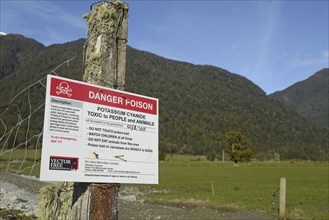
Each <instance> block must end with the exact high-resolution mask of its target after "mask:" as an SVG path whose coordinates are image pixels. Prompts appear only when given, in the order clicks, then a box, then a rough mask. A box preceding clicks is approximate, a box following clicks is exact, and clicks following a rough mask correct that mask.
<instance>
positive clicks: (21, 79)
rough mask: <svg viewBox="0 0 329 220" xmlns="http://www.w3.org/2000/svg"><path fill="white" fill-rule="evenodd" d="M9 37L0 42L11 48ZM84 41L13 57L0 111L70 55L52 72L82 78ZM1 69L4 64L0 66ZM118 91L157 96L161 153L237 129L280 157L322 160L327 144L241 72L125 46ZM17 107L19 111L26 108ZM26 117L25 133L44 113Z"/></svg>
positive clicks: (34, 101)
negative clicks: (122, 85)
mask: <svg viewBox="0 0 329 220" xmlns="http://www.w3.org/2000/svg"><path fill="white" fill-rule="evenodd" d="M13 37H17V36H16V35H6V36H2V37H1V38H0V41H1V46H2V45H3V41H5V38H13ZM6 41H7V39H6ZM8 42H9V41H8ZM11 42H14V41H11ZM16 43H17V42H15V43H13V45H9V44H8V45H6V47H8V48H11V47H16V46H17V45H18V44H19V43H17V44H16ZM83 44H84V40H83V39H81V40H77V41H74V42H69V43H65V44H60V45H51V46H49V47H34V46H33V50H35V51H36V53H35V54H34V55H31V56H30V59H26V60H23V61H22V62H20V63H19V64H18V62H12V63H16V64H17V65H15V68H14V70H15V71H11V72H12V73H11V74H10V75H9V76H8V77H5V78H2V79H1V80H0V91H1V93H2V97H1V102H0V110H1V112H2V111H4V109H6V108H7V107H8V102H9V101H10V100H11V98H13V97H14V96H15V95H16V94H17V93H18V92H19V91H21V90H22V89H23V88H26V87H27V86H28V85H30V84H31V83H33V82H36V81H38V80H39V79H41V78H42V77H44V76H45V75H46V74H47V73H49V72H51V71H52V70H53V69H55V68H56V67H58V66H59V65H60V64H62V63H63V62H64V61H67V60H69V59H71V58H73V57H75V59H73V60H71V61H70V62H67V63H65V64H64V65H62V66H61V67H59V68H58V69H57V70H56V71H55V72H53V73H54V74H57V75H59V76H63V77H68V78H73V79H78V80H81V79H82V54H83V53H82V49H83ZM31 50H32V48H31ZM1 56H2V55H1ZM8 60H10V59H9V58H8ZM1 65H3V64H2V63H1ZM3 69H4V70H5V71H7V69H6V67H3V66H1V71H2V70H3ZM7 72H10V71H7ZM1 74H2V73H1ZM125 90H126V91H129V92H134V93H138V94H143V95H147V96H152V97H156V98H159V103H160V108H159V109H160V126H159V129H160V134H159V137H160V143H159V147H160V150H161V151H164V152H181V153H191V154H207V153H209V152H211V153H214V154H216V153H219V152H221V150H222V149H224V148H225V146H226V140H225V132H227V131H240V132H241V133H243V134H244V135H245V136H246V137H247V138H248V146H249V147H250V148H252V149H253V150H254V151H255V153H256V154H257V155H261V154H263V155H264V154H269V155H270V154H273V153H280V155H281V158H283V159H284V158H299V159H324V158H321V157H323V155H325V154H324V153H325V152H327V151H328V136H327V134H328V129H326V128H320V127H317V126H315V125H313V124H311V123H309V122H308V121H306V120H305V119H304V118H303V117H301V116H300V115H298V114H297V113H296V112H295V111H293V110H291V108H289V107H287V106H285V105H283V104H282V103H280V102H279V101H276V100H273V99H270V98H269V97H267V96H266V94H265V92H264V91H262V90H261V89H260V88H259V87H257V86H256V85H255V84H253V83H252V82H251V81H249V80H248V79H246V78H244V77H242V76H240V75H237V74H233V73H230V72H228V71H226V70H224V69H220V68H217V67H214V66H201V65H193V64H190V63H184V62H178V61H174V60H169V59H166V58H163V57H159V56H157V55H154V54H151V53H148V52H144V51H139V50H136V49H133V48H131V47H128V49H127V70H126V87H125ZM44 91H45V89H44V87H43V86H42V85H40V86H39V87H33V89H32V88H31V91H30V95H29V96H30V97H31V101H30V102H31V105H32V106H39V105H40V103H42V102H43V100H44ZM32 97H33V98H32ZM21 99H22V100H24V99H26V97H22V98H21ZM29 99H30V98H29ZM11 104H13V103H11ZM25 105H27V104H26V103H25ZM27 107H28V106H27ZM27 107H26V108H24V107H23V108H21V109H20V110H21V111H22V109H23V110H24V109H29V108H27ZM10 109H11V110H12V113H11V116H10V115H9V114H10V111H9V110H8V111H7V112H6V114H7V116H6V118H4V117H3V116H1V117H2V120H6V123H7V124H10V123H12V122H10V121H13V120H15V118H17V113H15V111H16V112H17V110H15V107H10ZM26 111H27V110H26ZM20 114H21V116H20V117H23V118H24V114H27V113H20ZM32 123H33V125H34V128H33V129H31V131H30V133H33V132H34V130H37V129H39V130H41V129H42V123H43V113H38V115H36V119H34V121H33V122H32ZM22 127H23V125H22ZM1 129H2V130H1ZM2 131H3V128H1V126H0V132H2ZM23 133H24V132H23ZM21 135H23V134H21Z"/></svg>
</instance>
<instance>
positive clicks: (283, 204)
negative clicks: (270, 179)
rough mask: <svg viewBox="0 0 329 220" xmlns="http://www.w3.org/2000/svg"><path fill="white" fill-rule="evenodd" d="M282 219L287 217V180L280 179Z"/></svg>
mask: <svg viewBox="0 0 329 220" xmlns="http://www.w3.org/2000/svg"><path fill="white" fill-rule="evenodd" d="M279 210H280V218H283V217H284V216H285V215H286V178H284V177H281V178H280V205H279Z"/></svg>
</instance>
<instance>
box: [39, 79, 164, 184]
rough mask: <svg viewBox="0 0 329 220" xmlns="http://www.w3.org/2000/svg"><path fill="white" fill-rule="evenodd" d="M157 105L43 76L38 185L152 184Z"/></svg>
mask: <svg viewBox="0 0 329 220" xmlns="http://www.w3.org/2000/svg"><path fill="white" fill-rule="evenodd" d="M158 113H159V108H158V99H155V98H150V97H146V96H141V95H137V94H132V93H128V92H123V91H119V90H114V89H109V88H106V87H101V86H96V85H91V84H87V83H83V82H80V81H75V80H70V79H66V78H62V77H57V76H52V75H48V77H47V94H46V106H45V119H44V132H43V142H42V157H41V170H40V179H41V180H43V181H74V182H102V183H106V182H112V183H146V184H157V183H158V126H159V125H158Z"/></svg>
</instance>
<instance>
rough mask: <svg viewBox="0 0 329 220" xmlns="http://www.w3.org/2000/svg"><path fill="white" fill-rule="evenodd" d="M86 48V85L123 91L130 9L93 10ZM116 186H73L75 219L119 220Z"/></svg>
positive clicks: (115, 5) (110, 5)
mask: <svg viewBox="0 0 329 220" xmlns="http://www.w3.org/2000/svg"><path fill="white" fill-rule="evenodd" d="M84 18H85V19H86V21H87V22H88V33H87V36H88V38H87V41H86V43H85V45H84V47H85V48H84V51H85V53H84V75H83V81H85V82H88V83H91V84H95V85H101V86H106V87H109V88H114V89H119V90H124V84H125V69H126V42H127V35H128V34H127V33H128V5H127V4H126V3H123V2H121V1H118V0H113V1H111V2H109V1H101V2H98V3H95V4H93V5H92V6H91V11H90V13H89V14H88V15H86V16H85V17H84ZM119 188H120V184H116V183H103V184H94V183H90V184H89V183H74V190H73V200H72V205H73V206H72V219H92V220H93V219H95V220H97V219H118V194H119Z"/></svg>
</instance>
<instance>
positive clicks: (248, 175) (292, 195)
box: [0, 150, 329, 220]
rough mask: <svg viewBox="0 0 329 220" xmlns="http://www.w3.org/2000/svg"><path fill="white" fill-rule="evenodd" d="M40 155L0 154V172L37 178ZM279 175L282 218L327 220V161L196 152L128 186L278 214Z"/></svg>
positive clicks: (156, 198) (190, 201) (163, 197)
mask: <svg viewBox="0 0 329 220" xmlns="http://www.w3.org/2000/svg"><path fill="white" fill-rule="evenodd" d="M35 153H36V154H35ZM40 155H41V152H40V151H37V152H35V151H34V150H27V151H25V150H15V151H13V152H12V154H11V152H8V153H5V154H2V155H1V158H0V166H1V171H4V170H8V171H11V172H15V173H16V172H18V173H19V174H21V173H23V174H25V175H34V176H39V170H40V167H39V162H40ZM9 158H11V159H10V163H8V160H9ZM281 177H285V178H286V180H287V207H286V214H287V217H288V219H319V220H320V219H321V220H322V219H326V220H327V219H329V211H328V207H329V197H328V195H329V192H328V188H329V185H328V184H329V183H328V182H329V167H328V163H303V162H280V163H279V162H273V163H264V162H263V163H256V162H254V163H243V164H240V165H239V166H238V167H234V166H232V163H230V162H226V163H222V162H221V161H216V162H208V161H206V159H205V157H202V156H199V157H195V156H185V155H173V156H168V157H167V161H164V162H160V163H159V185H133V186H134V187H138V188H139V191H141V192H144V195H141V199H145V200H146V201H149V202H156V203H163V204H172V205H184V206H187V205H192V206H193V205H201V206H208V207H213V208H218V209H224V210H241V209H243V210H256V211H259V212H264V213H268V214H270V215H273V216H278V214H279V213H278V208H279V198H278V196H279V192H276V191H277V190H278V188H279V182H280V178H281ZM128 186H130V187H131V185H128ZM123 187H125V185H123ZM275 192H276V193H275ZM273 193H275V196H273V195H272V194H273Z"/></svg>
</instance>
